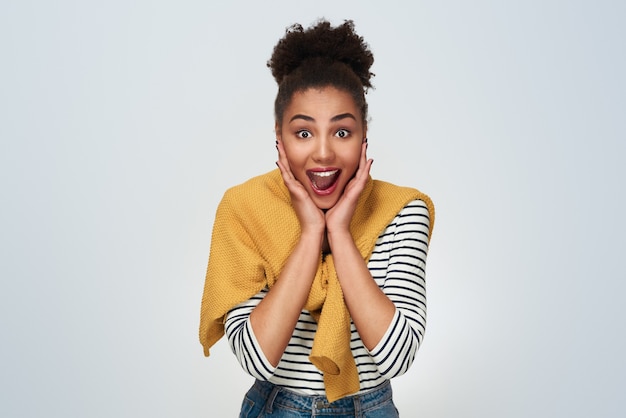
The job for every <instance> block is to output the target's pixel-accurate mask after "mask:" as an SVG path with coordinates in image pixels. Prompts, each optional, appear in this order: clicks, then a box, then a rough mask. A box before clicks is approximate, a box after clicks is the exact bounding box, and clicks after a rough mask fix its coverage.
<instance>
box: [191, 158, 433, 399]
mask: <svg viewBox="0 0 626 418" xmlns="http://www.w3.org/2000/svg"><path fill="white" fill-rule="evenodd" d="M415 199H421V200H423V201H424V202H425V203H426V205H427V207H428V211H429V215H430V225H431V227H430V231H431V233H432V227H433V225H434V220H435V211H434V206H433V204H432V201H431V200H430V198H429V197H428V196H426V195H425V194H423V193H421V192H419V191H417V190H415V189H411V188H406V187H398V186H394V185H392V184H390V183H386V182H382V181H378V180H372V179H371V178H370V179H369V180H368V182H367V184H366V186H365V189H364V190H363V192H362V193H361V196H360V197H359V201H358V203H357V207H356V210H355V213H354V215H353V217H352V221H351V224H350V232H351V234H352V237H353V239H354V242H355V244H356V246H357V248H358V249H359V252H360V253H361V255H362V257H363V260H364V261H365V262H367V261H368V260H369V257H370V256H371V253H372V251H373V249H374V246H375V244H376V240H377V239H378V236H379V235H380V233H381V232H382V231H383V230H384V229H385V228H386V227H387V226H388V225H389V223H391V221H392V220H393V218H394V217H395V216H396V215H397V214H398V212H399V211H400V210H401V209H402V208H403V207H404V206H406V204H408V203H409V202H410V201H412V200H415ZM299 237H300V223H299V221H298V218H297V216H296V213H295V211H294V210H293V207H292V205H291V197H290V195H289V191H288V190H287V188H286V186H285V185H284V183H283V180H282V177H281V175H280V171H279V170H277V169H276V170H273V171H271V172H269V173H267V174H264V175H261V176H258V177H254V178H252V179H250V180H248V181H247V182H245V183H243V184H241V185H239V186H236V187H233V188H231V189H229V190H228V191H226V193H225V194H224V197H223V199H222V201H221V202H220V204H219V206H218V208H217V213H216V216H215V223H214V225H213V234H212V237H211V250H210V255H209V263H208V268H207V274H206V280H205V285H204V294H203V297H202V306H201V314H200V342H201V343H202V345H203V347H204V354H205V355H206V356H209V349H210V347H211V346H213V344H215V343H216V342H217V341H218V340H219V339H220V338H221V337H222V336H223V335H224V317H225V315H226V314H227V313H228V311H229V310H230V309H232V308H233V307H234V306H236V305H237V304H239V303H241V302H244V301H246V300H248V299H249V298H250V297H252V296H254V295H255V294H257V293H258V292H260V291H261V290H262V289H263V288H264V287H266V286H267V287H269V288H271V287H272V286H273V285H274V283H275V282H276V280H277V279H278V276H279V274H280V272H281V271H282V269H283V267H284V265H285V263H286V261H287V258H288V257H289V256H290V254H291V252H292V251H293V249H294V247H295V246H296V243H297V241H298V239H299ZM304 309H306V310H308V311H310V312H311V314H312V315H313V317H314V318H315V320H316V321H317V323H318V328H317V332H316V334H315V338H314V341H313V348H312V351H311V355H310V360H311V362H312V363H313V364H314V365H315V366H316V367H317V368H318V369H319V370H320V371H322V372H323V375H324V385H325V389H326V397H327V398H328V400H329V401H330V402H333V401H334V400H336V399H340V398H342V397H344V396H347V395H350V394H353V393H356V392H358V391H359V388H360V384H359V376H358V372H357V368H356V364H355V362H354V358H353V357H352V352H351V350H350V337H351V334H350V313H349V312H348V309H347V307H346V305H345V303H344V299H343V293H342V291H341V286H340V284H339V280H338V278H337V273H336V271H335V267H334V262H333V258H332V254H329V255H327V256H326V257H322V256H321V252H320V256H319V265H318V269H317V273H316V275H315V278H314V280H313V283H312V285H311V291H310V293H309V297H308V299H307V301H306V304H305V306H304Z"/></svg>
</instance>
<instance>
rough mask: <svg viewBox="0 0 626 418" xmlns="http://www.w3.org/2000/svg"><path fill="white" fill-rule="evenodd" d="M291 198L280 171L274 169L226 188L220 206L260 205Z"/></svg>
mask: <svg viewBox="0 0 626 418" xmlns="http://www.w3.org/2000/svg"><path fill="white" fill-rule="evenodd" d="M276 199H278V200H285V199H289V192H288V191H287V189H286V187H285V186H284V183H283V180H282V177H281V176H280V171H279V170H278V169H275V170H272V171H270V172H267V173H265V174H261V175H259V176H256V177H252V178H250V179H248V180H246V181H245V182H243V183H241V184H238V185H236V186H233V187H231V188H229V189H227V190H226V192H225V193H224V196H223V197H222V201H221V203H220V206H241V205H244V206H245V205H253V206H254V205H255V204H256V205H257V206H258V205H259V204H262V203H263V202H265V201H267V200H276Z"/></svg>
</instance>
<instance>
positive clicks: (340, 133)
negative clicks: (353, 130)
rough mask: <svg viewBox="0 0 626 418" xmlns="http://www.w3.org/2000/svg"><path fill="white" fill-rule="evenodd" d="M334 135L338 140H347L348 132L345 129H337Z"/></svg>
mask: <svg viewBox="0 0 626 418" xmlns="http://www.w3.org/2000/svg"><path fill="white" fill-rule="evenodd" d="M335 135H336V136H338V137H339V138H347V137H348V136H350V131H349V130H347V129H339V130H338V131H337V133H335Z"/></svg>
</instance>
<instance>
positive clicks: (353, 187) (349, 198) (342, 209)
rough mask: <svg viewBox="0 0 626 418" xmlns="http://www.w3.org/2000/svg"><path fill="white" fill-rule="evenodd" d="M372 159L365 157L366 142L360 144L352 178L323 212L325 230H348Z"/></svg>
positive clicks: (330, 231)
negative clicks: (330, 205) (357, 161)
mask: <svg viewBox="0 0 626 418" xmlns="http://www.w3.org/2000/svg"><path fill="white" fill-rule="evenodd" d="M373 162H374V160H372V159H369V160H368V159H367V142H365V141H364V142H363V144H362V145H361V159H360V162H359V167H358V168H357V170H356V173H355V174H354V177H353V178H352V180H350V181H349V182H348V184H347V185H346V188H345V189H344V191H343V194H342V195H341V197H340V198H339V200H338V201H337V203H336V204H335V206H333V207H332V208H330V209H328V211H327V212H326V214H325V217H326V230H327V231H328V233H329V234H330V233H332V232H342V231H343V232H346V231H347V232H349V231H350V222H351V221H352V216H353V215H354V211H355V209H356V205H357V202H358V200H359V196H361V192H362V191H363V189H364V188H365V184H366V183H367V180H368V178H369V174H370V168H371V167H372V163H373Z"/></svg>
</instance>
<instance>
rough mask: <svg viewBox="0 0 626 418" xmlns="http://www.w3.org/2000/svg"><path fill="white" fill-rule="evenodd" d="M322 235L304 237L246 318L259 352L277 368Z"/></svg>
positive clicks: (308, 284) (309, 280)
mask: <svg viewBox="0 0 626 418" xmlns="http://www.w3.org/2000/svg"><path fill="white" fill-rule="evenodd" d="M322 238H323V235H322V234H321V233H320V234H317V235H316V234H306V235H305V234H304V233H303V235H302V236H301V237H300V240H299V241H298V244H297V245H296V247H295V249H294V251H293V252H292V253H291V255H290V256H289V258H288V259H287V263H286V265H285V268H284V269H283V271H282V272H281V273H280V276H279V278H278V279H277V280H276V283H275V284H274V286H272V288H271V289H270V290H269V292H268V293H267V295H266V296H265V298H263V300H262V301H261V302H260V303H259V305H258V306H257V307H256V308H255V309H254V311H253V312H252V314H251V315H250V324H251V325H252V329H253V330H254V334H255V335H256V337H257V339H258V341H259V344H260V346H261V347H262V349H263V353H264V354H265V356H266V357H267V359H268V360H269V361H270V363H271V364H272V365H273V366H276V365H278V362H279V361H280V358H281V357H282V355H283V352H284V351H285V347H287V344H288V343H289V340H290V338H291V336H292V334H293V331H294V328H295V326H296V323H297V321H298V317H299V316H300V313H301V312H302V308H303V307H304V304H305V303H306V300H307V297H308V295H309V292H310V290H311V283H312V282H313V279H314V278H315V273H316V271H317V266H318V261H319V259H318V257H319V254H320V249H321V246H322Z"/></svg>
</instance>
